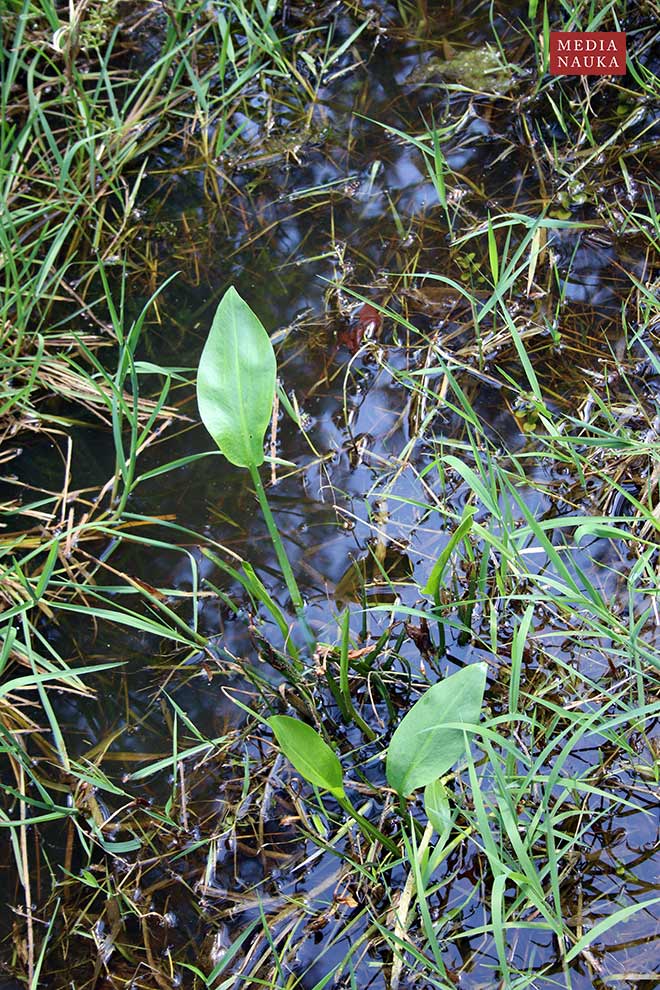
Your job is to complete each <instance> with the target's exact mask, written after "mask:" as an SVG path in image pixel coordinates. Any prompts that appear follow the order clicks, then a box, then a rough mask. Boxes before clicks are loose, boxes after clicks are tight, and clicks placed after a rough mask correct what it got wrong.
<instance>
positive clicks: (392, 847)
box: [335, 794, 401, 858]
mask: <svg viewBox="0 0 660 990" xmlns="http://www.w3.org/2000/svg"><path fill="white" fill-rule="evenodd" d="M335 797H336V798H337V801H338V802H339V804H340V805H341V807H342V808H343V809H344V811H345V812H346V813H347V814H349V815H350V816H351V818H352V819H353V820H354V821H356V822H357V824H358V825H359V826H360V829H361V831H362V832H364V834H365V835H368V836H369V838H370V839H372V840H374V839H375V840H376V842H380V843H381V845H383V846H385V848H386V849H389V851H390V852H391V853H393V854H394V855H395V856H396V857H397V858H400V857H401V850H400V849H399V847H398V846H397V845H396V843H395V842H393V840H392V839H390V838H389V837H388V836H387V835H383V833H382V832H381V831H380V829H378V828H376V826H375V825H374V824H372V822H370V821H369V819H368V818H365V817H364V815H361V814H360V812H359V811H356V809H355V808H354V807H353V805H352V804H351V802H350V800H349V799H348V797H347V796H346V794H344V796H343V797H339V796H337V795H335Z"/></svg>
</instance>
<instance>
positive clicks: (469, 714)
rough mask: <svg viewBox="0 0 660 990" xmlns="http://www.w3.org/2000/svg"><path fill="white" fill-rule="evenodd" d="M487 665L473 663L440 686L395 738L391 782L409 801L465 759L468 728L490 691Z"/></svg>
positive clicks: (412, 712) (388, 766) (415, 708)
mask: <svg viewBox="0 0 660 990" xmlns="http://www.w3.org/2000/svg"><path fill="white" fill-rule="evenodd" d="M486 669H487V667H486V664H485V663H473V664H471V665H470V666H469V667H465V669H464V670H459V671H458V672H457V673H456V674H452V675H451V676H450V677H446V678H445V679H444V680H443V681H440V682H439V683H438V684H434V685H433V687H431V688H429V689H428V691H427V692H426V693H425V694H423V695H422V697H421V698H420V699H419V701H417V702H415V704H414V705H413V706H412V708H411V709H410V711H409V712H408V714H407V715H406V716H405V717H404V719H403V721H402V722H401V724H400V725H399V727H398V728H397V730H396V732H395V733H394V735H393V736H392V741H391V742H390V745H389V749H388V751H387V764H386V772H387V780H388V783H389V785H390V787H393V788H394V790H395V791H396V792H397V793H398V794H400V795H401V797H405V796H406V794H410V792H411V791H414V790H415V788H417V787H425V786H426V785H427V784H430V783H431V782H432V781H434V780H435V779H436V778H437V777H441V776H442V775H443V773H447V771H448V770H450V769H451V768H452V767H453V765H454V763H456V761H457V760H459V759H460V758H461V756H463V754H464V752H465V742H464V736H463V729H462V728H452V727H451V725H452V724H455V723H457V722H460V723H462V724H463V725H465V727H466V729H469V728H470V727H472V728H474V727H475V726H476V725H477V724H478V722H479V717H480V714H481V705H482V702H483V697H484V690H485V688H486Z"/></svg>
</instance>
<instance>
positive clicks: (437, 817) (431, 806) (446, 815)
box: [424, 780, 451, 836]
mask: <svg viewBox="0 0 660 990" xmlns="http://www.w3.org/2000/svg"><path fill="white" fill-rule="evenodd" d="M424 808H425V810H426V817H427V818H428V820H429V821H430V823H431V825H432V826H433V828H434V829H435V830H436V832H437V833H438V835H440V836H444V835H446V834H447V833H448V832H449V830H450V829H451V810H450V808H449V798H448V796H447V788H446V787H445V785H444V784H443V783H442V781H441V780H433V781H431V783H430V784H427V785H426V787H425V788H424Z"/></svg>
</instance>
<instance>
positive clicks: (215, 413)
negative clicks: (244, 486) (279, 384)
mask: <svg viewBox="0 0 660 990" xmlns="http://www.w3.org/2000/svg"><path fill="white" fill-rule="evenodd" d="M275 375H276V365H275V353H274V351H273V345H272V344H271V342H270V338H269V336H268V334H267V333H266V331H265V329H264V327H263V325H262V323H261V321H260V320H259V319H258V317H257V316H255V314H254V313H253V312H252V310H251V309H250V307H249V306H248V304H247V303H246V302H245V301H244V300H243V299H241V297H240V296H239V294H238V292H237V291H236V289H235V288H234V287H233V286H231V287H230V288H229V289H227V291H226V292H225V294H224V296H223V297H222V299H221V300H220V304H219V305H218V308H217V310H216V313H215V317H214V318H213V323H212V325H211V330H210V332H209V336H208V339H207V341H206V344H205V346H204V350H203V351H202V356H201V359H200V362H199V373H198V376H197V403H198V405H199V412H200V416H201V417H202V422H203V423H204V426H205V427H206V429H207V430H208V431H209V433H210V434H211V436H212V437H213V439H214V440H215V442H216V443H217V445H218V447H219V448H220V450H221V451H222V453H223V454H224V455H225V457H226V458H227V460H228V461H231V463H232V464H236V465H237V466H238V467H259V465H260V464H263V461H264V450H263V448H264V435H265V433H266V429H267V427H268V423H269V421H270V417H271V413H272V410H273V399H274V396H275Z"/></svg>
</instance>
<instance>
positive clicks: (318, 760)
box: [267, 715, 344, 798]
mask: <svg viewBox="0 0 660 990" xmlns="http://www.w3.org/2000/svg"><path fill="white" fill-rule="evenodd" d="M267 721H268V724H269V725H270V727H271V729H272V730H273V732H274V733H275V738H276V739H277V741H278V743H279V745H280V749H281V750H282V752H283V753H284V755H285V756H286V758H287V759H288V760H290V761H291V763H293V765H294V767H295V768H296V770H297V771H298V773H299V774H302V776H303V777H304V778H305V780H307V781H309V783H310V784H315V785H316V786H317V787H322V788H323V789H324V790H326V791H330V793H331V794H334V795H335V797H339V798H341V797H344V784H343V774H342V769H341V764H340V762H339V760H338V759H337V756H336V754H335V753H333V751H332V750H331V749H330V747H329V746H328V744H327V743H326V742H325V741H324V740H323V739H321V737H320V735H319V734H318V732H316V731H315V730H314V729H313V728H312V727H311V725H307V723H306V722H300V721H299V720H298V719H297V718H291V717H290V716H289V715H272V716H271V717H270V718H269V719H268V720H267Z"/></svg>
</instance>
